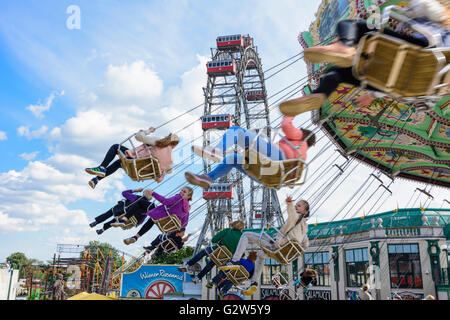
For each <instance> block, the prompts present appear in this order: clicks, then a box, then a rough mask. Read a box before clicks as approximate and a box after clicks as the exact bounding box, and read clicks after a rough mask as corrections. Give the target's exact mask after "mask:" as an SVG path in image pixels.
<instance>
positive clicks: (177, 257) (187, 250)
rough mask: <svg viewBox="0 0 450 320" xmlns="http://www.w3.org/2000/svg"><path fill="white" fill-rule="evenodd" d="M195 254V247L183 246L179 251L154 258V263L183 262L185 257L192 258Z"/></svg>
mask: <svg viewBox="0 0 450 320" xmlns="http://www.w3.org/2000/svg"><path fill="white" fill-rule="evenodd" d="M193 254H194V248H193V247H183V248H181V249H180V250H178V251H175V252H172V253H169V254H166V253H163V254H162V255H160V256H158V257H156V258H155V259H153V261H152V263H153V264H182V263H183V259H186V258H190V257H192V255H193Z"/></svg>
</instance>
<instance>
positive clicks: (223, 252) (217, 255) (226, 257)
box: [209, 246, 233, 267]
mask: <svg viewBox="0 0 450 320" xmlns="http://www.w3.org/2000/svg"><path fill="white" fill-rule="evenodd" d="M232 257H233V255H232V254H231V252H230V250H229V249H228V248H227V247H225V246H220V247H218V248H217V249H215V250H214V251H213V252H212V253H211V254H210V255H209V258H210V259H211V260H212V261H213V262H214V264H215V265H216V266H218V267H221V266H223V265H224V264H225V263H227V262H228V261H230V260H231V258H232Z"/></svg>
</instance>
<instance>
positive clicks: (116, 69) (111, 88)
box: [104, 60, 163, 103]
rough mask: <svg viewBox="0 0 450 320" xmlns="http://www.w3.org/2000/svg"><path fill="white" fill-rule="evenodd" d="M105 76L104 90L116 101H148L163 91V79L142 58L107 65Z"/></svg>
mask: <svg viewBox="0 0 450 320" xmlns="http://www.w3.org/2000/svg"><path fill="white" fill-rule="evenodd" d="M105 76H106V83H105V84H104V91H105V93H106V94H107V95H108V96H110V97H111V98H112V99H115V100H116V101H117V99H118V100H120V101H126V102H127V103H130V102H131V103H133V102H135V101H141V102H150V101H154V100H155V99H156V98H158V97H159V96H160V95H161V93H162V91H163V81H162V80H161V79H160V78H159V76H158V75H157V73H156V72H155V71H153V70H152V69H151V68H150V67H149V66H148V65H147V63H145V62H144V61H142V60H139V61H135V62H133V63H131V64H127V63H125V64H123V65H120V66H115V65H109V66H108V69H107V71H106V75H105Z"/></svg>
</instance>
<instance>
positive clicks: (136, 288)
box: [120, 265, 192, 299]
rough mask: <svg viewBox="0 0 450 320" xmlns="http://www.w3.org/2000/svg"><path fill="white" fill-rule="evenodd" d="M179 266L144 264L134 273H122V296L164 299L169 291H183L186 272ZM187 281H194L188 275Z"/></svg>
mask: <svg viewBox="0 0 450 320" xmlns="http://www.w3.org/2000/svg"><path fill="white" fill-rule="evenodd" d="M177 268H178V266H165V265H143V266H141V267H140V268H139V269H138V270H136V271H134V272H132V273H126V274H123V275H122V281H121V289H120V295H121V296H122V297H134V298H148V299H163V298H164V295H165V294H167V293H175V292H183V281H184V273H182V272H180V271H178V269H177ZM186 281H192V279H191V277H190V275H186Z"/></svg>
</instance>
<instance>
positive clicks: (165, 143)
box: [85, 127, 179, 189]
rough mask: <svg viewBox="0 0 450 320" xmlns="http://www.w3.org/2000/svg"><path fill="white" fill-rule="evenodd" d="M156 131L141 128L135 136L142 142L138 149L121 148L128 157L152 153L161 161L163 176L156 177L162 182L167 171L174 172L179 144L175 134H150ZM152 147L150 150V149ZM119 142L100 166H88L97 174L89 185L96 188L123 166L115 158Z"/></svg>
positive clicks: (112, 147)
mask: <svg viewBox="0 0 450 320" xmlns="http://www.w3.org/2000/svg"><path fill="white" fill-rule="evenodd" d="M153 132H155V128H153V127H150V128H149V129H148V130H140V131H139V132H138V133H137V134H136V136H135V138H136V140H137V141H140V142H142V144H141V145H140V146H138V147H137V148H136V150H131V149H128V148H126V147H124V146H120V150H121V151H122V152H123V153H124V154H125V156H126V157H127V158H130V159H133V158H137V157H148V156H150V155H152V156H153V157H155V158H156V159H158V161H159V166H160V168H161V176H160V177H158V178H157V179H156V182H158V183H160V182H161V181H163V179H164V176H165V174H166V173H171V172H172V163H173V160H172V150H173V149H174V148H175V147H176V146H177V145H178V142H179V140H178V137H177V136H176V135H174V134H169V135H168V136H167V137H165V138H158V137H154V136H150V134H151V133H153ZM148 148H149V149H150V152H149V150H148ZM118 149H119V144H114V145H112V146H111V147H110V148H109V150H108V152H107V153H106V155H105V158H104V159H103V161H102V163H101V164H100V165H99V166H98V167H93V168H86V169H85V171H86V172H87V173H89V174H92V175H95V176H96V177H94V178H92V179H91V180H90V181H89V186H90V187H91V188H92V189H94V188H95V186H96V185H97V183H98V182H99V181H100V180H102V179H104V178H106V177H107V176H109V175H111V174H113V173H114V172H116V171H117V169H119V168H120V167H121V162H120V159H118V160H116V161H114V162H113V163H112V164H111V162H112V161H113V160H114V158H115V156H116V155H117V154H118Z"/></svg>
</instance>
